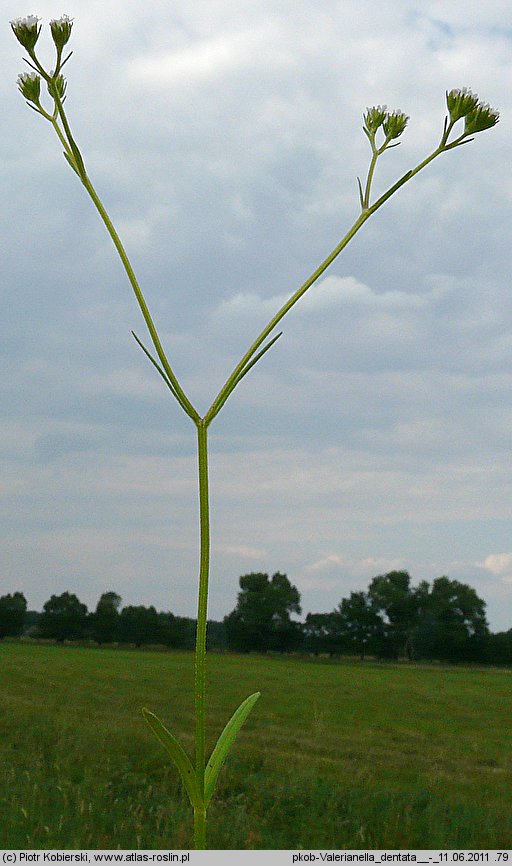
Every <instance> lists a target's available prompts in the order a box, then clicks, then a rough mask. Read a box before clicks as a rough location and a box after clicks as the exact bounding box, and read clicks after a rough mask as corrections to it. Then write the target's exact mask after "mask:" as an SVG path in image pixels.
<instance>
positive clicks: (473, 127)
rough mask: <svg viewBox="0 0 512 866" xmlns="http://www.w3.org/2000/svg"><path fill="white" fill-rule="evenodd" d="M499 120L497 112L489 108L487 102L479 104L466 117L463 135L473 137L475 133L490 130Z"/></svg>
mask: <svg viewBox="0 0 512 866" xmlns="http://www.w3.org/2000/svg"><path fill="white" fill-rule="evenodd" d="M499 119H500V113H499V111H496V109H494V108H491V106H490V105H489V103H488V102H479V103H478V105H477V106H476V108H474V109H473V111H470V112H469V114H467V115H466V123H465V127H464V135H474V134H475V132H482V131H483V130H484V129H490V128H491V126H496V124H497V123H498V120H499Z"/></svg>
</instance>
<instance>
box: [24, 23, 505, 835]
mask: <svg viewBox="0 0 512 866" xmlns="http://www.w3.org/2000/svg"><path fill="white" fill-rule="evenodd" d="M39 21H40V19H39V18H37V17H36V16H35V15H29V16H27V17H26V18H17V19H16V20H14V21H12V22H11V27H12V30H13V33H14V35H15V36H16V38H17V40H18V41H19V42H20V43H21V45H22V46H23V47H24V49H25V50H26V52H27V54H28V58H24V60H25V61H26V62H27V63H28V65H29V67H30V69H31V71H30V72H24V73H22V74H21V75H20V76H19V77H18V87H19V90H20V91H21V93H22V95H23V96H24V97H25V99H26V101H27V104H28V105H29V106H30V108H32V109H33V110H34V111H36V112H37V113H38V114H39V115H40V116H41V117H42V118H43V119H44V120H46V121H47V122H48V123H49V124H50V125H51V126H52V128H53V130H54V132H55V134H56V135H57V137H58V139H59V141H60V143H61V145H62V147H63V150H64V157H65V159H66V161H67V162H68V164H69V166H70V167H71V168H72V170H73V171H74V173H75V174H76V176H77V178H78V179H79V180H80V182H81V184H82V186H83V187H84V189H85V190H86V192H87V194H88V195H89V196H90V198H91V200H92V202H93V204H94V206H95V208H96V209H97V211H98V213H99V215H100V217H101V219H102V220H103V223H104V225H105V227H106V229H107V231H108V233H109V235H110V237H111V239H112V241H113V243H114V246H115V248H116V250H117V253H118V255H119V257H120V259H121V262H122V264H123V267H124V269H125V271H126V275H127V277H128V280H129V282H130V285H131V287H132V289H133V292H134V294H135V298H136V300H137V303H138V305H139V308H140V310H141V313H142V316H143V318H144V321H145V324H146V327H147V330H148V333H149V336H150V339H151V342H152V344H153V349H154V353H155V355H156V357H155V356H154V355H153V354H152V353H151V352H150V351H149V350H148V348H147V347H146V346H145V345H144V344H143V343H142V341H141V340H140V339H139V337H138V336H137V335H136V334H133V336H134V337H135V340H136V341H137V343H138V344H139V346H140V347H141V349H142V350H143V352H144V353H145V355H146V356H147V358H148V359H149V360H150V362H151V364H152V365H153V366H154V368H155V369H156V370H157V371H158V373H159V375H160V376H161V378H162V380H163V382H164V383H165V385H166V387H167V388H168V389H169V391H170V392H171V394H172V395H173V398H174V399H175V400H176V401H177V402H178V403H179V405H180V406H181V408H182V410H183V411H184V412H185V413H186V414H187V415H188V417H189V418H190V420H191V422H192V423H193V424H194V426H195V428H196V435H197V454H198V486H199V518H200V521H199V523H200V545H199V546H200V550H199V561H200V567H199V589H198V607H197V630H196V648H195V673H194V700H195V755H194V761H192V760H191V759H190V757H189V756H188V754H187V753H186V752H185V750H184V749H183V747H182V746H181V744H180V743H179V742H178V740H177V739H176V738H175V737H174V735H173V734H172V733H171V732H170V731H169V730H168V729H167V728H166V727H165V726H164V725H163V724H162V722H161V721H160V720H159V719H158V718H157V717H156V716H155V715H154V714H153V713H151V712H149V711H148V710H146V709H144V710H143V713H144V716H145V718H146V721H147V722H148V724H149V725H150V727H151V729H152V730H153V732H154V733H155V734H156V736H157V737H158V739H159V740H160V742H161V743H162V745H163V746H164V748H165V749H166V750H167V752H168V754H169V755H170V756H171V758H172V760H173V761H174V763H175V765H176V767H177V769H178V771H179V773H180V775H181V778H182V780H183V784H184V786H185V788H186V791H187V793H188V796H189V799H190V803H191V806H192V809H193V813H194V844H195V847H196V848H205V847H206V818H207V810H208V805H209V803H210V800H211V798H212V795H213V792H214V789H215V784H216V781H217V778H218V775H219V771H220V769H221V767H222V765H223V763H224V761H225V759H226V756H227V754H228V752H229V750H230V748H231V746H232V744H233V742H234V740H235V738H236V736H237V734H238V732H239V730H240V728H241V726H242V725H243V723H244V721H245V719H246V718H247V716H248V715H249V713H250V711H251V709H252V708H253V706H254V704H255V703H256V701H257V700H258V698H259V696H260V693H259V692H256V693H255V694H253V695H251V696H250V697H248V698H247V699H246V700H245V701H244V702H243V703H242V704H241V705H240V707H239V708H238V709H237V710H236V712H235V713H234V714H233V716H232V718H231V719H230V721H229V722H228V723H227V725H226V727H225V728H224V730H223V731H222V733H221V734H220V736H219V739H218V741H217V744H216V745H215V747H214V749H213V751H212V753H211V755H210V757H209V759H208V760H206V750H205V711H206V691H205V670H206V667H205V665H206V620H207V604H208V580H209V571H210V506H209V479H208V430H209V427H210V425H211V423H212V421H213V420H214V418H215V417H216V416H217V415H218V413H219V412H220V410H221V409H222V407H223V405H224V403H225V402H226V400H227V399H228V398H229V397H230V395H231V394H232V393H233V391H234V390H235V388H236V387H237V385H238V384H239V383H240V382H241V381H242V379H243V378H244V377H245V375H246V374H247V373H248V372H249V370H250V369H251V368H252V367H253V366H254V365H255V364H256V363H257V362H258V361H259V360H260V359H261V358H262V357H263V355H265V353H266V352H267V351H268V350H269V349H270V348H271V347H272V346H273V344H274V343H275V342H276V340H278V339H279V337H280V336H281V335H282V332H277V333H275V331H276V328H277V325H278V324H279V323H280V321H281V320H282V319H283V318H284V316H285V315H286V314H287V313H288V312H289V311H290V310H291V309H292V307H293V306H294V305H295V304H296V303H297V302H298V301H299V299H300V298H301V297H302V296H303V295H304V294H305V293H306V292H307V291H308V290H309V289H310V288H311V286H313V284H314V283H315V282H316V280H318V278H319V277H320V276H321V274H323V273H324V271H325V270H326V269H327V268H328V267H329V265H330V264H331V263H332V262H333V261H334V259H335V258H336V257H337V256H338V255H339V254H340V253H341V251H342V250H343V249H344V248H345V247H346V246H347V244H348V243H349V242H350V240H351V239H352V238H353V237H354V235H355V234H356V233H357V232H358V231H359V229H361V228H362V226H363V225H364V223H365V222H366V221H367V220H368V219H369V218H370V217H371V216H372V215H373V214H374V213H375V212H376V211H378V210H379V208H380V207H381V206H382V205H383V204H384V203H385V202H386V201H387V200H388V199H389V198H390V197H391V196H392V195H394V194H395V193H396V192H398V190H399V189H400V188H401V187H402V186H403V185H404V184H406V183H407V182H408V181H410V180H411V179H412V178H413V177H414V176H415V175H416V174H418V172H420V171H422V170H423V169H424V168H425V167H426V166H427V165H428V164H429V163H430V162H432V160H434V159H436V158H437V157H438V156H440V155H441V154H444V153H447V152H448V151H450V150H454V149H455V148H458V147H460V146H461V145H463V144H467V143H468V142H469V141H472V140H473V137H474V136H475V135H476V134H477V133H479V132H482V131H484V130H486V129H489V128H490V127H492V126H495V124H496V123H497V122H498V117H499V115H498V112H497V111H495V110H494V109H492V108H491V107H490V106H489V105H488V104H486V103H483V102H482V101H481V100H479V98H478V96H477V95H476V94H474V93H472V92H471V90H468V89H466V88H462V89H455V90H451V91H449V92H448V93H447V94H446V107H447V113H446V115H445V118H444V124H443V129H442V133H441V138H440V141H439V144H438V145H437V147H435V148H434V149H433V150H432V151H431V152H430V153H429V154H428V155H427V156H426V157H425V158H424V159H423V160H422V161H421V162H420V163H419V164H418V165H416V166H415V167H414V168H412V169H410V170H409V171H407V172H406V173H405V174H404V175H402V176H401V177H400V178H399V179H398V180H397V181H396V183H394V184H392V185H391V186H390V187H389V188H388V189H387V190H386V191H385V192H384V193H382V194H381V195H380V196H378V197H377V198H372V183H373V179H374V174H375V169H376V166H377V162H378V160H379V158H380V157H381V156H382V154H384V153H385V152H386V151H388V150H390V149H391V148H393V147H396V146H397V145H398V144H399V143H400V142H399V140H398V139H400V138H401V136H402V135H403V133H404V131H405V129H406V127H407V123H408V121H409V117H408V116H407V115H406V114H404V113H403V112H402V111H400V110H395V111H388V109H387V107H386V106H384V105H382V106H381V105H377V106H374V107H372V108H368V109H367V110H366V112H365V113H364V114H363V121H364V122H363V131H364V134H365V135H366V137H367V139H368V142H369V145H370V149H371V157H370V162H369V167H368V172H367V175H366V179H365V182H364V183H363V182H361V180H360V179H359V178H358V179H357V181H358V187H359V205H360V209H359V213H358V215H357V217H356V219H355V221H354V222H353V224H352V225H351V226H350V228H349V229H348V231H347V232H346V234H345V235H344V236H343V237H342V238H341V240H340V241H339V243H337V245H336V246H335V247H334V249H333V250H332V251H331V252H330V253H329V255H328V256H327V257H326V258H325V259H324V261H323V262H322V263H321V264H320V265H319V266H318V267H317V268H316V270H314V271H313V273H312V274H311V276H309V277H308V279H307V280H306V281H305V282H304V283H303V284H302V285H301V286H299V288H298V289H296V290H295V291H294V292H292V293H291V294H290V296H289V298H288V300H287V301H286V302H285V303H284V304H283V305H282V306H281V308H280V309H279V310H277V312H276V313H275V315H274V316H272V318H271V319H270V321H269V322H268V323H267V325H266V326H265V327H264V328H263V330H262V331H261V332H260V334H259V335H258V336H257V337H256V339H255V340H254V342H253V343H252V344H251V346H250V347H249V348H248V350H247V352H245V354H244V355H243V357H242V358H241V360H240V361H239V362H238V363H237V364H236V366H235V367H234V369H233V371H232V372H231V374H230V375H229V376H228V378H227V379H226V381H225V383H224V385H223V386H222V388H221V389H220V391H219V392H218V394H217V395H216V396H215V398H214V399H213V401H212V403H211V405H210V407H209V409H208V411H207V412H206V413H205V414H204V415H200V413H199V412H198V410H197V409H196V407H195V406H194V405H193V403H192V401H191V400H190V398H189V396H188V395H187V394H186V393H185V391H184V389H183V387H182V386H181V384H180V382H179V381H178V378H177V376H176V374H175V372H174V370H173V368H172V365H171V363H170V361H169V358H168V356H167V354H166V352H165V351H164V348H163V346H162V343H161V340H160V338H159V336H158V333H157V330H156V327H155V324H154V322H153V319H152V317H151V314H150V312H149V308H148V305H147V303H146V299H145V297H144V295H143V293H142V291H141V288H140V286H139V283H138V281H137V278H136V276H135V273H134V271H133V268H132V265H131V263H130V260H129V258H128V255H127V253H126V250H125V248H124V246H123V244H122V242H121V239H120V237H119V235H118V233H117V231H116V229H115V227H114V225H113V223H112V221H111V219H110V217H109V215H108V213H107V211H106V210H105V207H104V205H103V203H102V201H101V200H100V198H99V196H98V193H97V192H96V189H95V188H94V186H93V184H92V182H91V179H90V177H89V175H88V173H87V170H86V167H85V162H84V158H83V156H82V153H81V151H80V149H79V147H78V145H77V142H76V139H75V137H74V135H73V133H72V131H71V127H70V124H69V120H68V117H67V114H66V112H65V111H64V102H65V101H66V86H67V83H66V80H65V78H64V76H63V73H62V70H63V68H64V66H65V64H66V63H67V62H68V60H69V58H70V57H71V53H72V52H69V53H67V54H66V56H65V57H63V55H64V53H65V51H64V49H65V47H66V45H67V43H68V42H69V39H70V37H71V32H72V27H73V21H72V19H71V18H69V17H68V16H67V15H63V16H62V17H61V18H59V19H53V20H52V21H51V22H50V31H51V37H52V40H53V47H54V50H55V54H56V57H55V62H54V64H53V68H52V69H47V68H45V66H43V64H42V62H41V61H40V59H39V58H38V56H37V53H36V46H37V44H38V40H39V37H40V34H41V25H40V23H39ZM43 85H44V86H46V91H47V100H48V101H49V105H47V107H46V108H45V107H44V105H43V102H42V94H41V90H42V87H43Z"/></svg>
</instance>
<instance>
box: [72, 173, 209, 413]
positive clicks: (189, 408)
mask: <svg viewBox="0 0 512 866" xmlns="http://www.w3.org/2000/svg"><path fill="white" fill-rule="evenodd" d="M81 180H82V183H83V185H84V186H85V188H86V190H87V192H88V193H89V195H90V197H91V198H92V200H93V202H94V204H95V205H96V209H97V211H98V213H99V214H100V216H101V218H102V220H103V222H104V223H105V226H106V228H107V231H108V233H109V235H110V237H111V238H112V240H113V242H114V246H115V248H116V250H117V252H118V253H119V257H120V259H121V261H122V263H123V265H124V269H125V271H126V273H127V275H128V279H129V280H130V283H131V286H132V289H133V291H134V293H135V297H136V298H137V301H138V304H139V307H140V309H141V312H142V315H143V316H144V321H145V322H146V325H147V328H148V331H149V333H150V334H151V339H152V341H153V345H154V347H155V349H156V352H157V355H158V357H159V358H160V361H161V362H162V366H163V368H164V370H165V372H166V373H167V375H168V377H169V379H170V381H171V382H172V384H173V386H174V389H175V391H176V395H177V399H178V401H179V403H180V405H181V407H182V408H183V409H184V411H185V412H186V413H187V415H188V416H189V417H190V418H192V420H193V421H195V422H196V423H197V422H198V421H199V420H200V418H199V413H198V412H197V411H196V409H195V408H194V406H193V405H192V403H191V402H190V400H189V399H188V397H187V396H186V394H185V393H184V391H183V390H182V388H181V385H180V383H179V382H178V380H177V378H176V376H175V375H174V372H173V370H172V368H171V366H170V364H169V362H168V360H167V358H166V356H165V353H164V350H163V348H162V344H161V343H160V339H159V337H158V334H157V331H156V328H155V325H154V323H153V320H152V318H151V314H150V312H149V310H148V307H147V304H146V301H145V298H144V295H143V294H142V291H141V288H140V286H139V284H138V282H137V278H136V276H135V274H134V272H133V268H132V266H131V264H130V260H129V259H128V256H127V255H126V251H125V249H124V247H123V244H122V243H121V239H120V238H119V235H118V234H117V232H116V230H115V228H114V226H113V225H112V222H111V220H110V217H109V215H108V213H107V212H106V210H105V208H104V207H103V204H102V203H101V201H100V199H99V197H98V195H97V193H96V190H95V189H94V187H93V185H92V183H91V181H90V180H89V178H88V176H87V175H86V174H85V175H84V176H83V177H82V178H81Z"/></svg>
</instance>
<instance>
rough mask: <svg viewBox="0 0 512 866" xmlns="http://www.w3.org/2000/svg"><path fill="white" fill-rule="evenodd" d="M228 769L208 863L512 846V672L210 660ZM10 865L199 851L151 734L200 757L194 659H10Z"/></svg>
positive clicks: (81, 654)
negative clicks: (151, 722)
mask: <svg viewBox="0 0 512 866" xmlns="http://www.w3.org/2000/svg"><path fill="white" fill-rule="evenodd" d="M208 671H209V674H208V693H209V714H208V718H209V732H208V733H209V746H210V748H211V747H212V746H213V744H214V741H215V739H216V737H217V735H218V733H219V732H220V730H221V729H222V727H223V726H224V724H225V722H226V721H227V719H228V717H229V716H230V715H231V713H232V712H233V710H234V709H235V708H236V707H237V706H238V704H239V703H240V702H241V701H242V700H243V699H244V698H245V697H247V695H249V694H251V692H254V691H256V690H258V689H259V690H260V691H261V692H262V697H261V698H260V700H259V702H258V703H257V704H256V707H255V708H254V710H253V712H252V714H251V716H250V717H249V720H248V721H247V722H246V725H245V726H244V728H243V729H242V732H241V734H240V736H239V738H238V740H237V743H236V745H235V747H234V749H233V752H232V754H231V756H230V758H228V761H227V763H226V766H225V767H224V769H223V770H222V773H221V776H220V781H219V785H218V788H217V793H216V796H215V798H214V800H213V801H212V806H211V810H210V817H209V847H211V848H220V849H244V848H263V849H272V848H274V849H283V848H293V849H295V848H329V849H332V848H440V849H442V848H447V849H450V848H452V849H453V848H494V849H495V848H507V847H508V848H510V847H512V808H511V806H512V740H511V736H510V732H511V719H512V673H511V672H509V671H505V670H496V669H488V670H481V669H469V668H440V667H423V666H418V667H414V666H406V665H403V666H401V665H379V664H376V663H372V662H365V663H364V664H361V663H358V662H346V663H339V664H327V663H322V661H308V660H300V659H293V658H282V659H281V658H270V659H267V658H262V657H256V656H231V655H213V654H212V655H211V656H210V657H209V662H208ZM0 689H1V691H0V710H1V713H0V755H1V767H2V770H1V773H0V848H35V849H41V848H92V849H94V848H121V849H123V848H149V849H151V848H153V849H159V848H188V847H190V846H191V844H192V841H191V826H192V824H191V811H190V807H189V805H188V801H187V800H186V798H185V795H184V794H183V792H182V790H181V787H180V783H179V780H178V776H177V773H176V771H175V769H174V767H173V766H172V765H171V764H170V763H168V761H167V758H166V755H165V753H164V751H163V749H162V748H161V746H160V745H159V743H158V742H157V741H156V739H155V738H154V736H153V734H152V733H151V731H150V730H149V728H148V727H147V726H146V724H145V722H144V720H143V718H142V715H141V712H140V710H141V707H143V706H147V707H148V708H149V709H151V710H152V711H153V712H155V713H156V714H157V715H159V716H160V717H161V718H162V720H163V721H164V722H166V723H167V725H168V726H169V727H170V729H171V730H172V731H173V733H174V734H176V735H177V736H178V737H179V738H180V740H181V742H182V743H183V745H184V746H185V748H186V749H187V750H188V751H189V753H192V747H193V704H192V694H193V656H192V655H191V654H190V653H156V652H155V653H153V652H144V651H131V650H116V649H84V648H79V647H57V646H53V645H33V644H24V643H17V642H10V643H9V642H3V643H1V644H0Z"/></svg>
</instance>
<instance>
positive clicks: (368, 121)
mask: <svg viewBox="0 0 512 866" xmlns="http://www.w3.org/2000/svg"><path fill="white" fill-rule="evenodd" d="M386 115H387V105H375V106H374V107H373V108H367V109H366V114H363V120H364V125H365V128H366V130H367V132H369V133H370V135H375V133H376V132H377V130H378V128H379V126H382V124H383V123H384V121H385V119H386Z"/></svg>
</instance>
